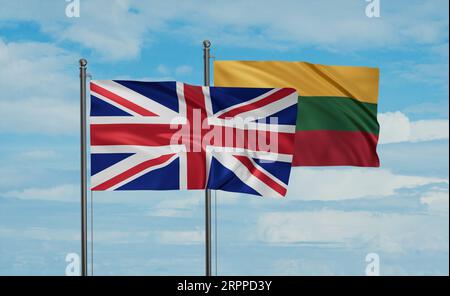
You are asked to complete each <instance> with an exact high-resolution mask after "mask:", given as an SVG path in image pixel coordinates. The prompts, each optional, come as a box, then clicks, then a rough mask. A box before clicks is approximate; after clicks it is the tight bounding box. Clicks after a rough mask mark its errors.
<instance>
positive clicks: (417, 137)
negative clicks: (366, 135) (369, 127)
mask: <svg viewBox="0 0 450 296" xmlns="http://www.w3.org/2000/svg"><path fill="white" fill-rule="evenodd" d="M378 121H379V123H380V139H379V143H380V144H390V143H400V142H424V141H432V140H445V139H448V138H449V121H448V119H433V120H431V119H430V120H418V121H411V120H410V119H409V118H408V117H407V116H406V115H405V114H404V113H402V112H399V111H396V112H387V113H380V114H379V115H378Z"/></svg>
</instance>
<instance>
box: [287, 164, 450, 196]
mask: <svg viewBox="0 0 450 296" xmlns="http://www.w3.org/2000/svg"><path fill="white" fill-rule="evenodd" d="M290 179H291V182H290V184H289V188H288V196H287V198H288V199H290V198H293V199H299V200H347V199H356V198H368V197H371V198H381V197H387V196H391V195H394V194H395V193H396V192H397V191H398V190H400V189H406V188H415V187H419V186H424V185H429V184H436V183H448V180H447V179H440V178H431V177H420V176H406V175H397V174H394V173H392V172H391V171H389V170H386V169H368V168H341V169H308V168H293V169H292V172H291V178H290ZM293 180H295V182H292V181H293ZM317 180H320V182H317Z"/></svg>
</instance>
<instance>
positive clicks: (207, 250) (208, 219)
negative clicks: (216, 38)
mask: <svg viewBox="0 0 450 296" xmlns="http://www.w3.org/2000/svg"><path fill="white" fill-rule="evenodd" d="M210 47H211V42H210V41H209V40H204V41H203V74H204V84H205V86H209V84H210V83H209V66H210V65H209V60H210V55H209V49H210ZM205 263H206V269H205V271H206V276H211V275H212V272H211V271H212V269H211V190H210V189H206V190H205Z"/></svg>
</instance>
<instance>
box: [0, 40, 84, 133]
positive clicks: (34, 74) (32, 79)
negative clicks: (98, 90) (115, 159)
mask: <svg viewBox="0 0 450 296" xmlns="http://www.w3.org/2000/svg"><path fill="white" fill-rule="evenodd" d="M76 61H77V60H76V58H75V56H74V55H72V54H70V53H68V52H66V51H64V50H62V49H60V48H58V47H56V46H54V45H51V44H48V43H39V42H19V43H15V42H11V43H5V42H4V41H3V40H1V39H0V63H1V64H2V67H0V89H1V90H2V92H1V94H0V118H2V120H1V121H0V133H16V132H17V133H40V134H47V133H52V134H67V133H73V132H74V131H75V130H76V129H77V125H78V117H79V111H78V110H79V109H78V90H77V83H76V82H77V76H76V75H74V74H73V73H74V72H75V71H76V69H77V64H76ZM70 64H73V70H74V71H68V69H70V67H67V66H68V65H70Z"/></svg>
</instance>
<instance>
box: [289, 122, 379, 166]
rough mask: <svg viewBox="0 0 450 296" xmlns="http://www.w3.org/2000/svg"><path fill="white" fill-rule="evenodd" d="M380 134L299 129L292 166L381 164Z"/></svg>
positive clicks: (296, 135)
mask: <svg viewBox="0 0 450 296" xmlns="http://www.w3.org/2000/svg"><path fill="white" fill-rule="evenodd" d="M377 142H378V136H377V135H375V134H371V133H367V132H359V131H356V132H355V131H327V130H318V131H297V132H296V134H295V153H294V159H293V162H292V165H293V166H361V167H379V166H380V160H379V158H378V155H377V150H376V149H377Z"/></svg>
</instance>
